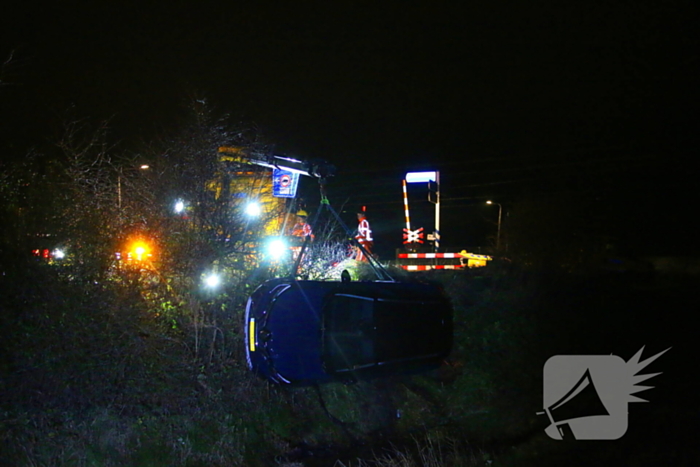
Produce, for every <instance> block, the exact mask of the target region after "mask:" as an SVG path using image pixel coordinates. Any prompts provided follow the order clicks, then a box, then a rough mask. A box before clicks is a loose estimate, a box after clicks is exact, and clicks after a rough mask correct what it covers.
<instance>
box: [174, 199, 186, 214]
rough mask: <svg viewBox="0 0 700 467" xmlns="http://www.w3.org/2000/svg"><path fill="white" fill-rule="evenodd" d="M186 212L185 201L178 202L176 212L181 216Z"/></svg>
mask: <svg viewBox="0 0 700 467" xmlns="http://www.w3.org/2000/svg"><path fill="white" fill-rule="evenodd" d="M184 210H185V203H184V202H183V201H181V200H178V201H177V202H176V203H175V212H176V213H178V214H180V213H181V212H182V211H184Z"/></svg>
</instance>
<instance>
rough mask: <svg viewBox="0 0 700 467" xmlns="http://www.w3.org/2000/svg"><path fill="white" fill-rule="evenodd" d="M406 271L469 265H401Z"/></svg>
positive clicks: (459, 267)
mask: <svg viewBox="0 0 700 467" xmlns="http://www.w3.org/2000/svg"><path fill="white" fill-rule="evenodd" d="M401 267H402V268H403V269H405V270H406V271H429V270H431V269H461V268H464V267H467V266H466V265H463V264H425V265H401Z"/></svg>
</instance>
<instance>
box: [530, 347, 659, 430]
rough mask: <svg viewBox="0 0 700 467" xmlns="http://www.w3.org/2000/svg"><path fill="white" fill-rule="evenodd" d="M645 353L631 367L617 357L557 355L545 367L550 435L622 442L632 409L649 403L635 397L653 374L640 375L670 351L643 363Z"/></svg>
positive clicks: (639, 353) (546, 409)
mask: <svg viewBox="0 0 700 467" xmlns="http://www.w3.org/2000/svg"><path fill="white" fill-rule="evenodd" d="M643 350H644V347H642V348H641V349H639V352H637V353H636V354H635V355H634V356H633V357H632V358H631V359H630V360H629V361H628V362H625V361H624V360H623V359H622V358H620V357H618V356H617V355H555V356H554V357H551V358H550V359H549V360H547V362H546V363H545V364H544V398H543V399H544V407H545V409H544V412H538V415H543V414H546V415H547V417H548V418H549V421H550V425H549V426H548V427H547V429H545V433H547V435H548V436H549V437H550V438H553V439H557V440H561V439H577V440H582V439H599V440H600V439H618V438H620V437H622V435H624V434H625V432H626V431H627V404H628V403H629V402H647V401H646V400H644V399H640V398H638V397H635V396H633V395H632V394H635V393H638V392H641V391H645V390H647V389H651V388H652V387H653V386H636V384H637V383H641V382H642V381H645V380H647V379H649V378H653V377H654V376H657V375H660V374H661V373H652V374H646V375H637V373H638V372H639V371H641V370H642V369H644V367H646V366H647V365H649V364H650V363H651V362H653V361H654V360H656V359H657V358H659V357H660V356H661V355H663V354H664V353H666V352H667V351H668V350H670V349H666V350H664V351H663V352H660V353H658V354H656V355H654V356H653V357H650V358H648V359H646V360H644V361H641V362H640V361H639V359H640V357H641V356H642V351H643Z"/></svg>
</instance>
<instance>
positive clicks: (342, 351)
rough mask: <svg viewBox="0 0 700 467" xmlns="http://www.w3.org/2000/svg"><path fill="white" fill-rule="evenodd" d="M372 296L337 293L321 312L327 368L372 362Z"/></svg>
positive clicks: (340, 369) (349, 367)
mask: <svg viewBox="0 0 700 467" xmlns="http://www.w3.org/2000/svg"><path fill="white" fill-rule="evenodd" d="M373 314H374V299H372V298H367V297H362V296H358V295H349V294H336V295H334V296H332V297H331V299H330V300H329V302H328V304H327V306H326V309H325V314H324V360H325V363H326V365H327V367H328V369H329V370H330V371H334V372H343V371H350V370H353V369H357V368H361V367H365V366H370V365H374V364H375V363H376V356H375V351H374V333H375V330H374V324H373Z"/></svg>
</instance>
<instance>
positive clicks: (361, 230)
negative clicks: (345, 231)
mask: <svg viewBox="0 0 700 467" xmlns="http://www.w3.org/2000/svg"><path fill="white" fill-rule="evenodd" d="M355 238H356V239H357V241H358V242H360V243H366V242H371V241H373V240H372V229H370V228H369V222H368V221H367V219H366V218H365V217H363V218H362V219H360V223H359V225H358V226H357V235H355Z"/></svg>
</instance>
